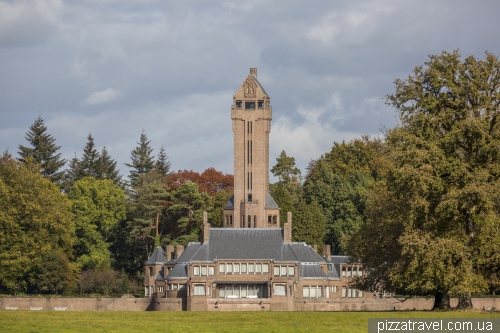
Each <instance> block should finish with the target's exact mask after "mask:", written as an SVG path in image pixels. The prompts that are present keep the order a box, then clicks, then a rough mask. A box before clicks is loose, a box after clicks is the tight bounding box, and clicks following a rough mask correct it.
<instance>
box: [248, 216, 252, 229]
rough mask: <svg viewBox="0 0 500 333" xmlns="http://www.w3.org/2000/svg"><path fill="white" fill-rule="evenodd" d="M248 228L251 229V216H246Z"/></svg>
mask: <svg viewBox="0 0 500 333" xmlns="http://www.w3.org/2000/svg"><path fill="white" fill-rule="evenodd" d="M248 227H249V228H251V227H252V216H251V215H248Z"/></svg>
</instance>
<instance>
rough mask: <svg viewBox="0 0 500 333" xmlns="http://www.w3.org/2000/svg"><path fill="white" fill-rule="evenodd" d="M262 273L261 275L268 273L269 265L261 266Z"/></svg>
mask: <svg viewBox="0 0 500 333" xmlns="http://www.w3.org/2000/svg"><path fill="white" fill-rule="evenodd" d="M262 273H263V274H268V273H269V264H262Z"/></svg>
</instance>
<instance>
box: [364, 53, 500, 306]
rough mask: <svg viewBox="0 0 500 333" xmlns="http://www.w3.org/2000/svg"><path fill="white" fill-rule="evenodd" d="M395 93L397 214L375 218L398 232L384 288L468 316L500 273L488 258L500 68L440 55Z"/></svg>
mask: <svg viewBox="0 0 500 333" xmlns="http://www.w3.org/2000/svg"><path fill="white" fill-rule="evenodd" d="M395 84H396V92H395V94H393V95H389V96H387V103H388V104H389V105H392V106H393V107H395V108H396V110H397V111H398V112H399V118H400V121H401V125H400V126H398V127H396V128H394V129H392V130H390V131H388V133H387V134H386V142H387V145H388V149H389V153H390V158H391V161H392V162H393V163H394V168H392V169H391V172H390V173H389V175H388V179H387V193H388V195H387V199H388V198H390V199H388V200H391V203H392V204H391V205H389V207H391V209H390V210H387V211H386V212H384V214H382V215H381V216H379V217H376V218H379V219H383V220H389V219H391V218H393V217H394V216H396V217H397V219H398V220H399V221H400V223H401V226H402V227H401V230H400V232H401V234H400V235H395V236H397V239H396V241H397V244H398V251H399V252H398V254H399V255H398V256H396V257H394V258H393V260H394V261H393V262H392V263H391V266H392V267H393V268H395V269H394V270H393V271H392V273H390V274H389V275H388V276H386V279H387V280H388V281H390V283H392V284H393V285H395V286H396V287H400V288H405V289H406V290H407V291H408V292H411V293H417V294H427V295H434V296H435V308H449V295H450V294H458V295H459V296H460V299H459V307H470V306H471V302H470V293H471V292H480V291H484V290H486V289H487V282H488V280H489V278H488V277H489V276H491V273H492V272H491V271H490V269H491V267H495V266H496V267H498V266H499V264H500V262H499V260H498V257H497V256H489V257H487V256H486V255H487V254H488V253H492V252H495V251H496V253H498V252H499V251H500V244H499V243H498V239H499V231H498V230H499V229H500V228H499V227H500V219H499V214H500V206H499V205H498V204H497V203H498V199H499V198H500V187H499V181H500V179H499V178H500V154H499V150H498V147H499V146H500V127H499V124H498V120H499V113H500V108H499V104H500V62H499V61H498V59H497V58H496V57H495V56H493V55H492V54H490V53H486V59H485V60H478V59H476V58H475V57H473V56H469V57H467V58H465V59H464V60H461V56H460V53H459V52H458V51H455V52H453V53H448V52H443V53H442V54H441V55H438V56H436V55H431V56H429V60H428V61H427V62H425V63H424V65H423V66H418V67H416V68H415V70H414V71H413V74H412V75H410V76H409V77H408V78H407V79H406V80H399V79H398V80H396V81H395ZM387 216H389V217H390V218H388V217H387ZM372 223H375V225H383V224H381V223H379V222H378V221H375V220H374V221H372ZM486 243H488V244H490V243H491V244H492V245H491V246H489V247H488V250H486V251H485V250H484V249H482V246H483V245H484V244H486ZM373 250H376V248H375V249H373ZM415 257H419V258H422V260H415V259H414V258H415ZM432 258H434V260H436V262H431V261H430V259H432ZM423 259H426V260H423ZM363 260H364V258H363V257H361V261H363Z"/></svg>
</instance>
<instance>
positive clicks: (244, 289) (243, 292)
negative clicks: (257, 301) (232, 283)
mask: <svg viewBox="0 0 500 333" xmlns="http://www.w3.org/2000/svg"><path fill="white" fill-rule="evenodd" d="M244 297H247V286H241V298H244Z"/></svg>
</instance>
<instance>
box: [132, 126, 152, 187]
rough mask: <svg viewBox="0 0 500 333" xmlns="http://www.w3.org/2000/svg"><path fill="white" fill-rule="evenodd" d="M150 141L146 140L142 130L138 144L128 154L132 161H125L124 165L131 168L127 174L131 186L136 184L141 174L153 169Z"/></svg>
mask: <svg viewBox="0 0 500 333" xmlns="http://www.w3.org/2000/svg"><path fill="white" fill-rule="evenodd" d="M150 143H151V141H149V140H148V137H147V136H146V133H145V132H144V131H143V132H142V133H141V137H140V139H139V142H137V144H138V146H137V147H136V148H135V149H134V150H132V153H131V155H130V159H131V160H132V163H130V164H128V163H125V165H126V166H128V167H129V168H132V169H131V170H130V175H129V176H128V178H129V179H130V185H131V186H132V187H136V186H137V180H138V178H139V177H140V176H141V175H144V174H148V173H150V172H151V171H153V169H154V159H153V157H152V156H151V153H152V152H153V148H151V146H150Z"/></svg>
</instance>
